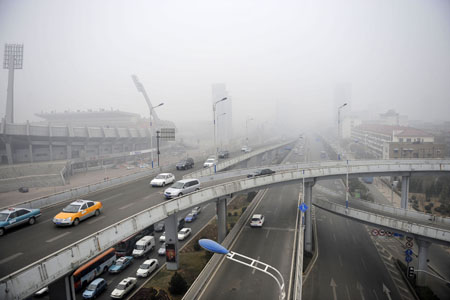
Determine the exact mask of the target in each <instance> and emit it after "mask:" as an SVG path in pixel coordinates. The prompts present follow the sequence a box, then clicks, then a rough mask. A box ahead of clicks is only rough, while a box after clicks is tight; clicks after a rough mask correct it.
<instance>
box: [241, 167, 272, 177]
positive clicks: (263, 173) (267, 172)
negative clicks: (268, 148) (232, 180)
mask: <svg viewBox="0 0 450 300" xmlns="http://www.w3.org/2000/svg"><path fill="white" fill-rule="evenodd" d="M273 173H275V171H272V170H271V169H261V170H256V171H255V172H252V173H250V174H248V175H247V178H255V177H258V176H266V175H272V174H273Z"/></svg>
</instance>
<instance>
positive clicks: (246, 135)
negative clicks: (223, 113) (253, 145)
mask: <svg viewBox="0 0 450 300" xmlns="http://www.w3.org/2000/svg"><path fill="white" fill-rule="evenodd" d="M249 121H253V118H248V119H247V120H245V139H246V146H247V147H248V122H249Z"/></svg>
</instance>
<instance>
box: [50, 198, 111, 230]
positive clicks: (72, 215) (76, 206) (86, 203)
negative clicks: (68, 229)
mask: <svg viewBox="0 0 450 300" xmlns="http://www.w3.org/2000/svg"><path fill="white" fill-rule="evenodd" d="M102 208H103V205H102V203H101V202H99V201H91V200H81V199H80V200H77V201H74V202H72V203H70V204H69V205H67V206H66V207H65V208H64V209H63V210H62V212H60V213H59V214H57V215H56V216H55V217H54V218H53V223H55V225H57V226H70V225H73V226H77V225H78V224H79V223H80V221H83V220H84V219H87V218H89V217H92V216H98V215H99V214H100V212H101V210H102Z"/></svg>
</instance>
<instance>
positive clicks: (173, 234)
mask: <svg viewBox="0 0 450 300" xmlns="http://www.w3.org/2000/svg"><path fill="white" fill-rule="evenodd" d="M165 227H166V266H167V270H178V220H177V214H173V215H170V216H169V217H167V219H166V221H165Z"/></svg>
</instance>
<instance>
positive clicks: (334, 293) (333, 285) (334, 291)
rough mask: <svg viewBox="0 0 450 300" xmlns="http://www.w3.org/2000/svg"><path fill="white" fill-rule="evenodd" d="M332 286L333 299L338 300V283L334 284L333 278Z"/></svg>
mask: <svg viewBox="0 0 450 300" xmlns="http://www.w3.org/2000/svg"><path fill="white" fill-rule="evenodd" d="M330 286H331V288H332V289H333V299H334V300H337V295H336V287H337V284H336V282H334V279H333V278H331V282H330Z"/></svg>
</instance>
